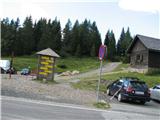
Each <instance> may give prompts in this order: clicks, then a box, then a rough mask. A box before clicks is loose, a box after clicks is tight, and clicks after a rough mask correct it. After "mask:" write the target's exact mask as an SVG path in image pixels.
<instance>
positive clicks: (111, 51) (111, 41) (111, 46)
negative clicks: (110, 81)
mask: <svg viewBox="0 0 160 120" xmlns="http://www.w3.org/2000/svg"><path fill="white" fill-rule="evenodd" d="M104 43H105V45H106V46H107V56H108V59H110V60H111V61H114V59H115V56H116V40H115V36H114V33H113V31H112V30H111V32H110V31H108V32H107V34H106V38H105V42H104Z"/></svg>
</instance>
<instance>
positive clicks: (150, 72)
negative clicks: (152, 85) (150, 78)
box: [146, 68, 160, 75]
mask: <svg viewBox="0 0 160 120" xmlns="http://www.w3.org/2000/svg"><path fill="white" fill-rule="evenodd" d="M146 74H147V75H158V74H160V69H158V68H148V72H147V73H146Z"/></svg>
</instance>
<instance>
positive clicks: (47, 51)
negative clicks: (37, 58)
mask: <svg viewBox="0 0 160 120" xmlns="http://www.w3.org/2000/svg"><path fill="white" fill-rule="evenodd" d="M36 54H37V55H46V56H51V57H56V58H58V57H60V56H59V55H58V54H57V53H56V52H54V51H53V50H52V49H51V48H47V49H44V50H42V51H39V52H37V53H36Z"/></svg>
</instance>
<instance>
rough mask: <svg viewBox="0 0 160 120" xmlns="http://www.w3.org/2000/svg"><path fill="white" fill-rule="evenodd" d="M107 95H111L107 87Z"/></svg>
mask: <svg viewBox="0 0 160 120" xmlns="http://www.w3.org/2000/svg"><path fill="white" fill-rule="evenodd" d="M107 95H109V96H110V95H111V93H110V90H109V88H108V89H107Z"/></svg>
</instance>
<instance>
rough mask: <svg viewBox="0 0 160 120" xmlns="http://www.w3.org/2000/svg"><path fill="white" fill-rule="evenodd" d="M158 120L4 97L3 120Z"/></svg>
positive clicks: (122, 113) (149, 116)
mask: <svg viewBox="0 0 160 120" xmlns="http://www.w3.org/2000/svg"><path fill="white" fill-rule="evenodd" d="M33 119H34V120H35V119H38V120H158V119H159V114H156V113H155V114H147V113H146V114H142V113H138V112H135V113H132V112H127V111H115V110H112V109H109V110H97V109H90V108H85V107H82V106H75V105H74V106H73V105H68V104H58V103H51V102H44V101H35V100H34V101H33V100H26V99H22V98H13V97H2V120H33Z"/></svg>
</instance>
